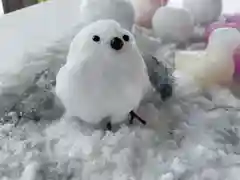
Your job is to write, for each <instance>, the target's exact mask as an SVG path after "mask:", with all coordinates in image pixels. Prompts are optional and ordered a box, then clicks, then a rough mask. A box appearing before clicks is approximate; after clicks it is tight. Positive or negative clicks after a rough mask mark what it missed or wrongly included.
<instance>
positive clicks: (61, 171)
mask: <svg viewBox="0 0 240 180" xmlns="http://www.w3.org/2000/svg"><path fill="white" fill-rule="evenodd" d="M184 81H186V79H182V81H181V83H180V84H181V85H182V86H183V84H184V83H182V82H184ZM178 88H179V89H177V90H178V91H181V88H183V87H181V86H179V87H178ZM184 89H189V91H188V92H190V91H192V93H191V94H192V95H191V96H190V95H188V96H187V95H186V94H185V95H184V94H181V95H180V93H179V94H178V95H175V97H173V98H172V99H171V100H169V101H168V102H166V103H165V104H163V105H162V106H161V108H160V109H159V110H157V109H155V108H154V107H153V106H152V104H147V105H145V106H143V107H141V108H140V110H139V113H140V114H142V115H143V116H144V118H145V119H146V120H148V125H147V126H146V127H143V126H140V125H134V126H126V125H122V126H121V127H120V128H119V129H118V130H117V131H116V132H113V133H110V132H107V133H106V132H104V131H102V130H99V129H93V128H91V127H90V126H88V125H87V124H84V123H83V122H79V121H77V120H75V119H65V118H64V117H62V118H61V120H60V121H58V120H57V121H53V122H51V121H48V120H41V121H38V122H35V121H27V123H23V124H22V125H21V126H17V127H14V125H12V124H8V123H6V124H4V125H3V126H1V130H0V134H1V140H0V144H1V145H0V147H1V149H0V157H1V160H0V161H1V162H0V177H2V179H4V180H6V179H11V180H14V179H19V178H20V177H21V180H23V179H24V180H28V179H29V180H30V179H36V180H38V179H82V180H88V179H91V180H95V179H96V180H102V179H103V180H106V179H109V180H120V179H121V180H124V179H126V180H128V179H136V180H146V179H148V180H174V179H186V180H190V179H199V180H200V179H201V180H203V179H204V180H208V179H209V180H210V179H211V180H218V179H228V180H235V179H238V170H239V167H238V164H239V160H240V155H239V152H240V146H239V145H240V144H239V140H240V131H239V128H240V122H239V117H240V113H239V112H238V111H237V109H234V108H228V109H227V110H226V109H224V107H223V108H216V105H217V106H218V107H221V106H226V107H227V106H230V107H237V106H239V104H240V102H239V100H237V99H236V98H234V96H232V94H231V92H230V91H228V90H223V89H218V88H216V89H214V90H213V93H212V99H211V100H210V99H209V98H208V96H204V95H203V94H201V93H200V92H198V91H197V90H198V88H197V87H194V85H193V84H187V83H185V86H184ZM209 93H211V92H209ZM223 102H224V104H223Z"/></svg>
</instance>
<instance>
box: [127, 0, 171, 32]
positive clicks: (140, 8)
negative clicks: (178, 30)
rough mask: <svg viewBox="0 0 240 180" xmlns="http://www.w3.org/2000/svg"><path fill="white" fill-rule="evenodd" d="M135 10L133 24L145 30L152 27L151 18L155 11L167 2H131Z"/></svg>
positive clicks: (157, 0) (142, 0)
mask: <svg viewBox="0 0 240 180" xmlns="http://www.w3.org/2000/svg"><path fill="white" fill-rule="evenodd" d="M131 1H132V4H133V7H134V10H135V23H136V24H137V25H139V26H143V27H146V28H151V27H152V17H153V15H154V13H155V12H156V10H157V9H158V8H159V7H161V6H165V5H166V4H167V3H168V1H169V0H131Z"/></svg>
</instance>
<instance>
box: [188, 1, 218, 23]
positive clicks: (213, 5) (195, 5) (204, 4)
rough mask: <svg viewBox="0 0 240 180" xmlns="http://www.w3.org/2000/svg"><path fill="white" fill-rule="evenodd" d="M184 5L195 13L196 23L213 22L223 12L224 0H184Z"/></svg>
mask: <svg viewBox="0 0 240 180" xmlns="http://www.w3.org/2000/svg"><path fill="white" fill-rule="evenodd" d="M183 6H184V7H185V8H186V9H187V10H189V11H190V13H191V14H192V15H193V17H194V20H195V23H196V24H208V23H212V22H214V21H216V20H217V19H218V18H219V16H220V15H221V12H222V0H183Z"/></svg>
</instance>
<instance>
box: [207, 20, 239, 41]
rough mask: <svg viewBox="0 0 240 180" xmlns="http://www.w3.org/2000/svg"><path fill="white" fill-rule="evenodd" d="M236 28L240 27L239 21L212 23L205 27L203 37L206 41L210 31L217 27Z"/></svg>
mask: <svg viewBox="0 0 240 180" xmlns="http://www.w3.org/2000/svg"><path fill="white" fill-rule="evenodd" d="M227 27H228V28H229V27H230V28H237V29H240V22H239V23H236V22H229V23H227V22H216V23H213V24H211V25H209V26H208V27H207V28H206V29H205V39H206V41H207V42H208V38H209V36H210V35H211V33H212V32H213V31H214V30H215V29H219V28H227Z"/></svg>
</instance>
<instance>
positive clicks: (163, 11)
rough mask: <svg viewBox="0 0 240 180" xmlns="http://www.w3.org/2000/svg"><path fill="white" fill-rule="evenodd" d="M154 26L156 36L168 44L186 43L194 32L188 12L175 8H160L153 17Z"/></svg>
mask: <svg viewBox="0 0 240 180" xmlns="http://www.w3.org/2000/svg"><path fill="white" fill-rule="evenodd" d="M152 25H153V31H154V33H155V35H156V36H158V37H159V38H161V39H162V40H163V41H167V42H168V41H170V42H171V41H176V42H186V41H187V40H188V39H189V38H190V37H191V36H192V35H193V31H194V24H193V20H192V17H191V15H190V14H189V13H188V11H187V10H185V9H180V8H175V7H160V8H159V9H158V10H157V11H156V13H155V15H154V16H153V19H152Z"/></svg>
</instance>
